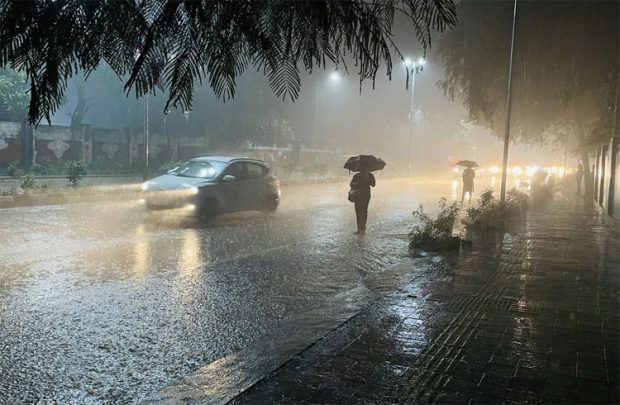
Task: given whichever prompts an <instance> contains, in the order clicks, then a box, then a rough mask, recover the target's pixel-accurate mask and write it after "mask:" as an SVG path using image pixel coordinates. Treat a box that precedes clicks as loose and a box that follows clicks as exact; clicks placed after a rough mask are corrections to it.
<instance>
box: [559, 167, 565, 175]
mask: <svg viewBox="0 0 620 405" xmlns="http://www.w3.org/2000/svg"><path fill="white" fill-rule="evenodd" d="M564 173H565V169H564V168H563V167H560V169H559V170H558V175H559V176H560V177H564Z"/></svg>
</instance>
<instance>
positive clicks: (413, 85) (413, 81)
mask: <svg viewBox="0 0 620 405" xmlns="http://www.w3.org/2000/svg"><path fill="white" fill-rule="evenodd" d="M414 92H415V73H413V74H412V75H411V104H410V105H409V154H408V155H407V156H408V163H407V175H408V176H411V159H412V157H411V147H412V142H413V118H414V117H415V113H414V106H413V94H414Z"/></svg>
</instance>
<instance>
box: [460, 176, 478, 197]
mask: <svg viewBox="0 0 620 405" xmlns="http://www.w3.org/2000/svg"><path fill="white" fill-rule="evenodd" d="M475 177H476V172H475V171H474V169H472V168H471V167H468V168H466V169H465V170H463V194H462V195H461V204H462V203H463V200H465V193H469V202H470V203H471V196H472V194H474V178H475Z"/></svg>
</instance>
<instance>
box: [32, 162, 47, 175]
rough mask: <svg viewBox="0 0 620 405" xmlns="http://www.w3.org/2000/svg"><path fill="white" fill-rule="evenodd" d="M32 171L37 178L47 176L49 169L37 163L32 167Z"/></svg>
mask: <svg viewBox="0 0 620 405" xmlns="http://www.w3.org/2000/svg"><path fill="white" fill-rule="evenodd" d="M30 170H31V171H32V173H34V174H35V175H37V176H45V175H46V174H47V167H46V166H43V165H40V164H37V163H35V164H34V165H32V168H31V169H30Z"/></svg>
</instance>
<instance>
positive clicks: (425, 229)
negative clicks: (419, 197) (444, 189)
mask: <svg viewBox="0 0 620 405" xmlns="http://www.w3.org/2000/svg"><path fill="white" fill-rule="evenodd" d="M458 212H459V208H458V203H456V202H453V203H451V204H449V203H448V201H447V200H446V199H445V198H441V199H440V200H439V214H438V215H437V217H436V218H435V219H432V218H431V217H430V216H429V215H428V214H427V213H426V212H424V207H423V206H421V205H420V207H419V208H418V209H417V210H415V211H413V217H414V218H415V219H417V220H418V221H419V222H420V225H416V226H415V227H414V228H413V230H412V231H411V232H409V251H410V252H415V251H417V250H426V251H433V252H439V251H448V250H455V249H458V248H459V247H460V246H461V242H462V240H461V238H460V237H458V236H454V235H453V233H454V226H455V224H456V220H457V218H458Z"/></svg>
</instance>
